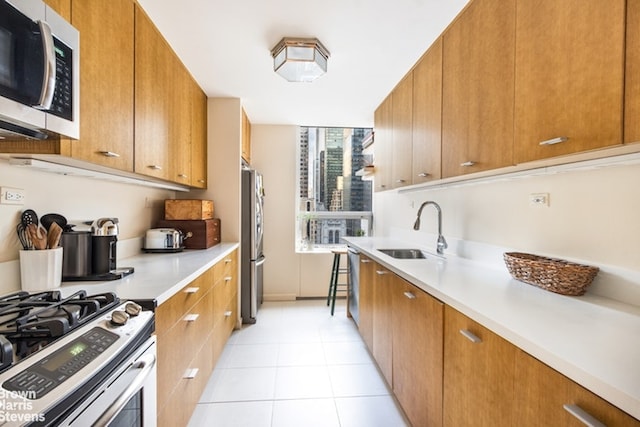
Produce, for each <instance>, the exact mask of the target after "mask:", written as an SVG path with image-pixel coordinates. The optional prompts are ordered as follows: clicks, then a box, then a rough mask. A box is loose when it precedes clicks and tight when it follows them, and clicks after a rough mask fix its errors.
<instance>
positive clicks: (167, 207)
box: [164, 199, 213, 220]
mask: <svg viewBox="0 0 640 427" xmlns="http://www.w3.org/2000/svg"><path fill="white" fill-rule="evenodd" d="M164 219H168V220H173V219H179V220H195V219H213V201H212V200H195V199H189V200H187V199H185V200H178V199H167V200H165V201H164Z"/></svg>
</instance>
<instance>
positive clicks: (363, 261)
mask: <svg viewBox="0 0 640 427" xmlns="http://www.w3.org/2000/svg"><path fill="white" fill-rule="evenodd" d="M360 262H361V263H363V264H369V263H370V262H371V260H370V259H361V260H360Z"/></svg>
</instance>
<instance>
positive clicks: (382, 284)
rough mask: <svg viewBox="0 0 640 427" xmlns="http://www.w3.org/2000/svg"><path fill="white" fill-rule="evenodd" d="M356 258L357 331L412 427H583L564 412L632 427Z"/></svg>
mask: <svg viewBox="0 0 640 427" xmlns="http://www.w3.org/2000/svg"><path fill="white" fill-rule="evenodd" d="M360 260H361V264H360V283H359V289H360V294H359V296H360V304H361V305H360V321H359V325H358V329H359V331H360V334H361V335H362V336H363V339H364V341H365V344H366V345H367V347H368V348H369V350H370V352H371V354H372V355H373V358H374V359H375V361H376V363H377V364H378V367H379V369H380V371H381V372H382V373H383V375H384V377H385V379H386V380H387V383H388V384H389V385H390V386H391V387H392V389H393V393H394V395H395V397H396V399H397V401H398V402H399V403H400V406H401V407H402V409H403V411H404V413H405V416H406V418H407V420H408V421H409V422H410V423H411V425H413V426H414V427H422V426H428V427H432V426H436V427H437V426H442V425H444V426H450V427H459V426H465V427H469V426H491V427H496V426H498V427H499V426H519V427H520V426H522V427H529V426H530V427H542V426H544V427H546V426H563V427H565V426H567V427H572V426H575V427H578V426H583V425H585V423H583V422H581V421H579V420H578V418H576V416H575V415H573V414H572V413H571V412H573V413H575V414H578V415H579V416H584V417H586V418H588V419H589V418H591V419H593V420H595V421H597V422H599V423H601V424H597V423H594V424H592V425H595V426H598V425H606V426H609V427H618V426H620V427H640V420H637V419H635V418H633V417H631V416H630V415H628V414H627V413H625V412H624V411H622V410H620V409H619V408H617V407H615V406H614V405H612V404H610V403H609V402H607V401H605V400H604V399H602V398H601V397H599V396H597V395H595V394H594V393H592V392H590V391H588V390H586V389H585V388H584V387H582V386H580V385H579V384H577V383H576V382H574V381H572V380H571V379H569V378H567V377H565V376H564V375H562V374H560V373H559V372H557V371H555V370H553V369H552V368H550V367H549V366H547V365H545V364H544V363H542V362H540V361H538V360H537V359H535V358H534V357H532V356H530V355H529V354H527V353H525V352H524V351H522V350H520V349H519V348H518V347H516V346H515V345H513V344H511V343H510V342H508V341H507V340H505V339H503V338H502V337H500V336H498V335H497V334H495V333H494V332H492V331H490V330H489V329H487V328H485V327H484V326H482V325H481V324H479V323H477V322H475V321H474V320H472V319H470V318H469V317H467V316H465V315H464V314H462V313H460V312H459V311H457V310H456V309H454V308H453V307H451V306H448V305H446V304H443V303H442V302H440V301H438V300H437V299H436V298H434V297H432V296H431V295H429V294H427V293H426V292H424V291H422V290H421V289H419V288H418V287H416V286H414V285H413V284H411V283H409V282H407V281H406V280H404V279H403V278H401V277H400V276H398V275H396V274H395V273H393V272H392V271H390V270H388V269H387V268H385V267H384V266H382V265H380V264H378V263H376V262H375V261H373V260H372V259H370V258H368V257H366V256H364V255H361V256H360ZM567 409H568V410H567Z"/></svg>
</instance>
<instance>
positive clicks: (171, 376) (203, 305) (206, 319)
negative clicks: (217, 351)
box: [157, 293, 213, 407]
mask: <svg viewBox="0 0 640 427" xmlns="http://www.w3.org/2000/svg"><path fill="white" fill-rule="evenodd" d="M212 306H213V299H212V297H211V294H210V293H209V294H207V295H205V296H204V297H203V298H201V299H200V301H199V302H198V303H197V304H196V305H195V306H193V307H192V308H191V309H189V311H188V312H187V313H185V315H183V316H182V318H181V319H180V320H178V322H176V323H175V324H174V325H173V326H172V327H171V328H170V329H169V330H168V331H158V336H157V340H158V407H161V406H162V405H163V404H166V403H169V402H167V401H166V400H165V399H166V397H167V396H169V394H171V392H172V390H173V388H174V387H175V385H176V384H177V383H178V382H179V381H180V379H181V375H182V373H183V372H184V370H185V369H187V367H188V366H187V365H188V362H189V359H188V357H185V356H189V355H193V354H195V353H196V352H197V351H198V350H199V349H200V348H201V347H202V345H203V343H204V342H205V341H206V340H207V338H208V337H209V335H210V333H211V328H212V325H213V310H212ZM192 315H193V316H195V315H197V318H195V319H190V318H189V317H188V316H192Z"/></svg>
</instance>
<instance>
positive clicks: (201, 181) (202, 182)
mask: <svg viewBox="0 0 640 427" xmlns="http://www.w3.org/2000/svg"><path fill="white" fill-rule="evenodd" d="M198 182H199V183H200V184H204V183H205V182H206V181H205V180H204V179H199V180H198Z"/></svg>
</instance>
